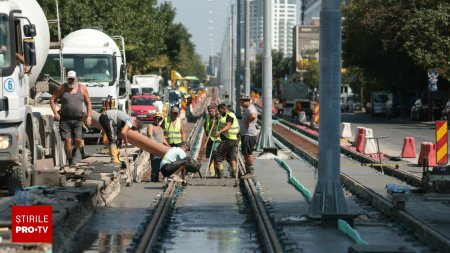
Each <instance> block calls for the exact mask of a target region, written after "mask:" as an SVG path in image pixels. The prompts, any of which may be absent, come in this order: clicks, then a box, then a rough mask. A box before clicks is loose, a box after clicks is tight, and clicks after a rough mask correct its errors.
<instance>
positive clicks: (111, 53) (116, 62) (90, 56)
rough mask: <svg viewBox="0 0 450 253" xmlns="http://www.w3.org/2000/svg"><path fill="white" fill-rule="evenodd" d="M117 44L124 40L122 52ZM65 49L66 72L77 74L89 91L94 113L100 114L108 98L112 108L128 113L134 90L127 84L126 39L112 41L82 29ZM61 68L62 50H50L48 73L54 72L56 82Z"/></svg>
mask: <svg viewBox="0 0 450 253" xmlns="http://www.w3.org/2000/svg"><path fill="white" fill-rule="evenodd" d="M115 40H120V42H121V48H120V49H119V47H118V46H117V44H116V42H115ZM62 45H63V49H62V55H63V65H64V69H65V70H66V72H67V71H69V70H75V72H76V73H77V78H78V82H79V83H81V84H83V85H85V86H86V87H87V89H88V92H89V96H90V97H91V102H92V109H93V110H96V111H100V110H101V109H102V107H103V102H104V101H105V100H106V98H108V99H110V101H112V104H113V106H112V107H114V108H117V109H119V110H124V111H126V112H128V111H129V104H128V102H129V99H128V95H129V94H131V89H130V85H129V83H128V82H127V80H126V76H127V75H126V55H125V43H124V40H123V38H122V37H121V36H112V37H110V36H108V35H107V34H105V33H103V32H101V31H98V30H94V29H80V30H77V31H74V32H72V33H70V34H68V35H67V36H66V37H65V38H64V39H63V40H62ZM59 65H60V55H59V50H57V49H52V50H50V52H49V55H48V59H47V62H46V67H45V69H46V70H50V71H49V72H50V73H48V74H50V76H51V77H52V78H53V79H60V78H59V77H60V74H59V69H60V67H59ZM52 70H53V71H52Z"/></svg>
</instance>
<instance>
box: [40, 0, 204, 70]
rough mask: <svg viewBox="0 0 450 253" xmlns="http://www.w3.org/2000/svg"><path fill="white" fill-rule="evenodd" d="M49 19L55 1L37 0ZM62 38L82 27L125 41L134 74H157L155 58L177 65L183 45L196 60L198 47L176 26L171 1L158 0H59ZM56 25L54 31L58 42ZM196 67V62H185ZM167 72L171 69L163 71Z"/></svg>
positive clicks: (53, 35)
mask: <svg viewBox="0 0 450 253" xmlns="http://www.w3.org/2000/svg"><path fill="white" fill-rule="evenodd" d="M38 2H39V3H40V5H41V6H42V8H43V9H44V12H45V13H46V15H47V17H48V19H55V18H56V9H55V2H54V0H38ZM59 10H60V18H61V31H62V36H63V37H64V36H66V35H67V34H69V33H70V32H73V31H75V30H78V29H82V28H89V27H91V28H98V29H101V30H103V32H105V33H106V34H108V35H121V36H123V37H124V38H125V43H126V52H127V61H128V64H129V66H131V69H132V70H133V72H134V73H149V72H157V71H158V70H159V67H158V66H154V64H152V62H153V63H154V61H155V59H159V58H161V57H165V56H167V57H168V59H169V64H168V65H167V66H168V67H169V66H174V65H175V63H177V62H178V58H179V57H180V56H179V54H181V53H182V52H181V50H180V44H185V45H187V47H188V55H189V56H190V57H192V58H193V59H194V58H195V57H196V56H195V47H194V46H193V44H192V42H191V41H190V37H191V36H190V35H189V34H188V33H187V30H186V28H185V27H184V26H183V25H181V24H174V22H173V20H174V18H175V15H176V11H175V9H174V8H173V6H172V4H171V3H170V2H164V3H161V4H159V5H158V4H157V1H156V0H145V1H135V0H64V1H59ZM55 29H56V26H54V27H53V28H52V29H51V34H52V40H53V41H56V34H57V33H56V30H55ZM186 64H187V65H189V64H197V59H196V60H194V61H190V62H187V63H186ZM164 72H166V73H167V72H168V70H166V69H164Z"/></svg>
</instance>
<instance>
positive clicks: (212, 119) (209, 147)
mask: <svg viewBox="0 0 450 253" xmlns="http://www.w3.org/2000/svg"><path fill="white" fill-rule="evenodd" d="M203 128H204V129H205V134H206V138H208V140H207V142H206V158H208V159H209V158H211V163H210V164H209V171H210V173H211V176H214V175H215V171H214V155H213V152H214V151H215V150H216V149H217V146H218V145H219V143H220V137H216V132H217V130H218V129H219V114H218V113H217V107H216V106H213V105H209V106H208V114H207V115H206V118H205V123H204V125H203Z"/></svg>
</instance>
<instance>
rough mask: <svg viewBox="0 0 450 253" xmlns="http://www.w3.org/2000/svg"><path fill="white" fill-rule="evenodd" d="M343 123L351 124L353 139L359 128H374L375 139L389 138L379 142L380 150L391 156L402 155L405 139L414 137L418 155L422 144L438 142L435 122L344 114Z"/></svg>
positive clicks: (363, 114)
mask: <svg viewBox="0 0 450 253" xmlns="http://www.w3.org/2000/svg"><path fill="white" fill-rule="evenodd" d="M341 121H342V122H349V123H351V129H352V135H353V137H354V136H355V134H357V132H356V128H357V127H358V126H363V127H367V128H372V129H373V135H374V137H377V136H387V138H383V139H380V140H379V143H380V150H381V152H382V153H385V154H388V155H391V156H399V155H400V154H401V151H402V146H403V140H404V138H405V137H414V140H415V147H416V152H417V154H419V152H420V144H421V143H422V142H425V141H428V142H436V140H435V139H436V137H435V123H434V122H416V121H411V120H409V119H405V118H394V119H390V120H389V119H387V118H384V117H372V116H371V115H369V114H365V113H342V114H341ZM352 140H353V139H352Z"/></svg>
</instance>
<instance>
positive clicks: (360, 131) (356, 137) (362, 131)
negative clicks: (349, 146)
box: [353, 127, 366, 147]
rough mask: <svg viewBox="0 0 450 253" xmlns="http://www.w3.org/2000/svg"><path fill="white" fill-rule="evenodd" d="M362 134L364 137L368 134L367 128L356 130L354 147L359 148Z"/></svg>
mask: <svg viewBox="0 0 450 253" xmlns="http://www.w3.org/2000/svg"><path fill="white" fill-rule="evenodd" d="M360 134H363V135H365V134H366V128H365V127H357V128H356V135H355V139H353V145H354V146H356V147H357V146H358V138H359V135H360Z"/></svg>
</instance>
